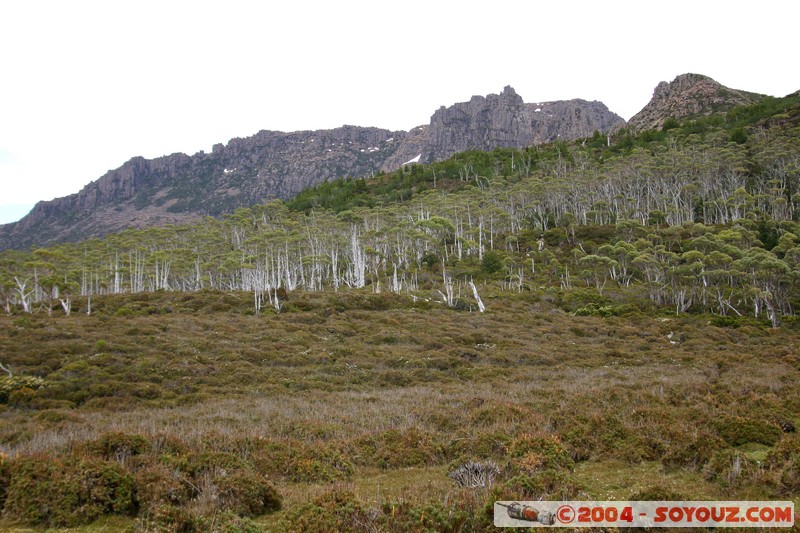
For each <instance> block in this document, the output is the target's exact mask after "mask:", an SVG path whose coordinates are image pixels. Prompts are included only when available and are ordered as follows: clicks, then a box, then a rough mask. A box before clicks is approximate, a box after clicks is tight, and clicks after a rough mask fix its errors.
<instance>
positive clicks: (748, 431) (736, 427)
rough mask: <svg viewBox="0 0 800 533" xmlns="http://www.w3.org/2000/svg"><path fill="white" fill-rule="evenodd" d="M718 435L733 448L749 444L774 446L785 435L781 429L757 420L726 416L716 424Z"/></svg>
mask: <svg viewBox="0 0 800 533" xmlns="http://www.w3.org/2000/svg"><path fill="white" fill-rule="evenodd" d="M714 427H715V429H716V430H717V434H718V435H719V436H720V437H722V439H724V440H725V442H727V443H728V444H729V445H731V446H741V445H742V444H746V443H748V442H757V443H760V444H765V445H767V446H772V445H773V444H775V443H776V442H778V440H779V439H780V438H781V436H782V435H783V432H782V431H781V428H779V427H778V426H776V425H775V424H772V423H770V422H767V421H765V420H758V419H755V418H748V417H743V416H725V417H722V418H720V419H718V420H717V421H716V422H715V424H714Z"/></svg>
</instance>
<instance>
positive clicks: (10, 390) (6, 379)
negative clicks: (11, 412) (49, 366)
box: [0, 376, 47, 403]
mask: <svg viewBox="0 0 800 533" xmlns="http://www.w3.org/2000/svg"><path fill="white" fill-rule="evenodd" d="M45 386H47V381H45V380H44V379H42V378H40V377H37V376H3V377H0V403H6V402H8V401H9V399H11V397H12V395H13V394H14V393H15V392H18V391H22V390H27V391H30V392H31V393H33V392H35V391H38V390H39V389H41V388H42V387H45Z"/></svg>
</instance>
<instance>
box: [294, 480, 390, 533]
mask: <svg viewBox="0 0 800 533" xmlns="http://www.w3.org/2000/svg"><path fill="white" fill-rule="evenodd" d="M376 521H377V517H374V516H372V515H371V513H369V512H368V510H367V509H365V508H364V506H363V504H362V503H361V502H360V501H359V500H358V499H357V498H356V497H355V495H354V494H353V493H352V492H345V491H337V490H334V491H329V492H326V493H324V494H322V495H320V496H318V497H316V498H314V499H313V500H312V501H311V502H309V503H307V504H305V505H301V506H299V507H297V508H296V509H294V510H291V511H290V512H289V513H288V514H287V515H286V519H285V524H286V529H288V530H290V531H307V532H309V533H312V532H319V533H327V532H329V531H354V532H355V531H364V530H366V529H368V528H369V525H373V526H374V525H376Z"/></svg>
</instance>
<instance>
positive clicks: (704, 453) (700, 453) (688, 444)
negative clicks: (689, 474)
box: [661, 432, 725, 469]
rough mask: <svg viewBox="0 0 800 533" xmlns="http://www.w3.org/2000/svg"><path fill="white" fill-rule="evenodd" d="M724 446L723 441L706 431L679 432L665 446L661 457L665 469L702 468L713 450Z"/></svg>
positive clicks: (709, 458) (712, 453)
mask: <svg viewBox="0 0 800 533" xmlns="http://www.w3.org/2000/svg"><path fill="white" fill-rule="evenodd" d="M724 447H725V443H724V442H723V441H722V440H721V439H720V438H719V437H717V436H715V435H710V434H708V433H704V432H703V433H692V434H689V435H687V434H681V435H678V436H676V438H675V439H674V440H673V441H672V442H671V443H670V444H669V445H668V446H667V450H666V452H665V453H664V455H663V457H662V458H661V464H662V465H663V466H664V468H666V469H674V468H690V469H697V468H702V467H703V466H704V465H705V464H706V463H708V461H710V460H711V457H712V456H713V455H714V452H716V451H717V450H720V449H722V448H724Z"/></svg>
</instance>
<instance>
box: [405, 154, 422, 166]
mask: <svg viewBox="0 0 800 533" xmlns="http://www.w3.org/2000/svg"><path fill="white" fill-rule="evenodd" d="M421 158H422V154H419V155H418V156H417V157H415V158H414V159H409V160H408V161H406V162H405V163H403V165H410V164H411V163H419V160H420V159H421Z"/></svg>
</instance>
